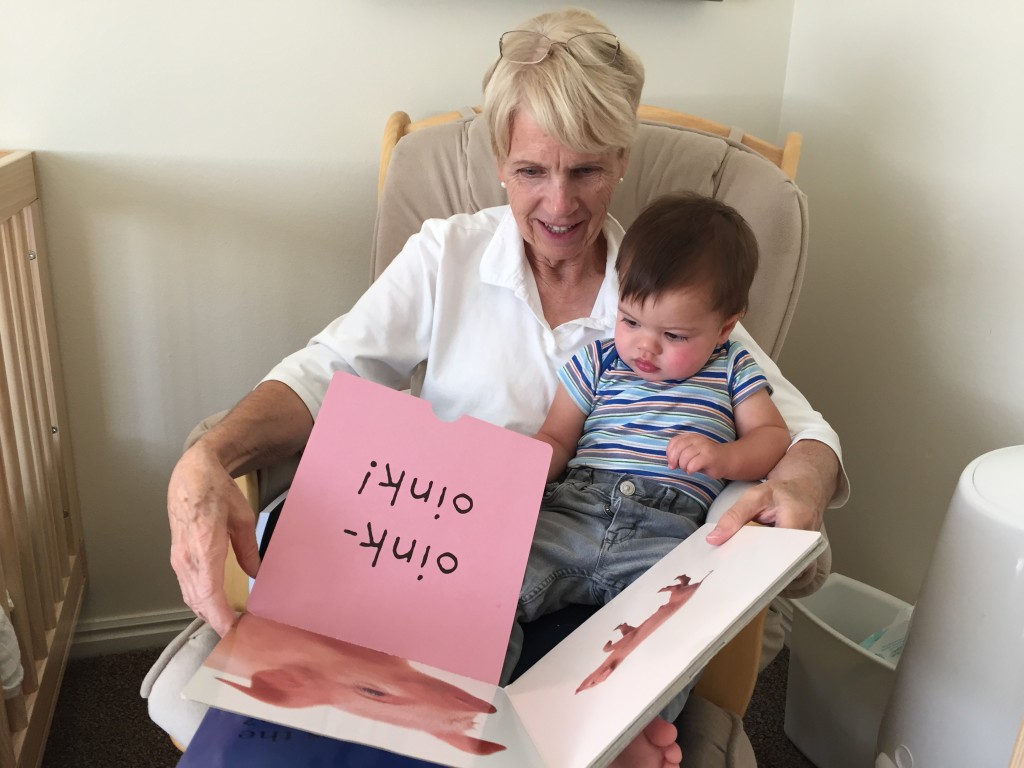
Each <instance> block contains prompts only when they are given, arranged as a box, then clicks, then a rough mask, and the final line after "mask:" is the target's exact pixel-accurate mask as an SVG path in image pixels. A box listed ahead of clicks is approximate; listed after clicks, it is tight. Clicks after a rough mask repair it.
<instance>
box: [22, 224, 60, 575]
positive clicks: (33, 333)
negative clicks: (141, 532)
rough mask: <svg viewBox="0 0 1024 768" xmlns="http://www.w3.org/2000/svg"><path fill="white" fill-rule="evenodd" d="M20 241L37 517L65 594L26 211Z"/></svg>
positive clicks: (51, 424)
mask: <svg viewBox="0 0 1024 768" xmlns="http://www.w3.org/2000/svg"><path fill="white" fill-rule="evenodd" d="M12 224H13V226H14V241H15V247H16V248H17V249H18V250H19V253H21V254H24V255H23V257H22V258H20V259H16V260H15V262H14V264H15V273H16V277H17V280H18V295H19V298H20V300H21V302H20V308H21V322H22V327H23V328H24V329H25V339H26V341H27V342H28V348H27V349H26V351H25V352H26V353H25V362H26V379H27V382H28V387H29V389H28V395H29V398H30V400H31V403H32V407H31V409H30V413H29V416H30V422H29V429H31V430H32V432H33V433H34V435H35V437H36V441H37V443H36V444H37V448H36V450H37V451H38V453H37V457H36V460H37V461H38V462H39V473H40V476H41V477H40V479H41V481H42V491H43V496H42V502H43V506H42V507H41V508H40V509H39V513H40V514H39V516H38V518H37V520H36V523H37V526H38V535H39V537H40V539H41V541H42V543H43V550H44V551H45V553H46V561H47V564H48V566H49V571H48V572H49V574H50V581H51V587H52V588H53V592H54V594H60V591H61V580H62V579H63V578H64V577H65V576H67V574H68V571H69V564H68V548H67V537H66V536H65V535H64V532H63V530H62V529H63V527H64V526H63V522H64V512H63V508H62V506H61V502H60V487H59V485H58V482H57V471H56V469H57V468H56V460H55V458H54V456H53V441H52V439H51V435H52V430H53V429H54V428H55V426H56V424H55V422H54V421H53V420H52V419H51V417H50V413H51V410H52V409H51V405H50V394H49V387H48V386H47V381H46V373H47V372H46V364H45V354H44V350H45V346H44V344H45V341H44V337H43V334H42V333H41V332H40V328H39V308H38V306H37V301H36V297H37V291H36V289H35V285H34V283H35V282H36V281H35V279H34V277H35V275H36V274H38V269H37V268H36V265H38V263H39V254H38V253H37V252H36V251H35V250H33V249H31V248H30V247H29V243H28V241H29V232H28V221H27V218H26V216H25V214H24V212H21V213H19V214H18V215H16V216H15V217H14V218H13V219H12Z"/></svg>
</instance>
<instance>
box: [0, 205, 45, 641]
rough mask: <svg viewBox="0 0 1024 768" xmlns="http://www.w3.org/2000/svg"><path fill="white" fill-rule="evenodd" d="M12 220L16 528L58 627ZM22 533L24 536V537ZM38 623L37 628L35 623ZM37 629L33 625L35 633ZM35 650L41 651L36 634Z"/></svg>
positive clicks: (0, 272)
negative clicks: (19, 490)
mask: <svg viewBox="0 0 1024 768" xmlns="http://www.w3.org/2000/svg"><path fill="white" fill-rule="evenodd" d="M12 221H13V220H8V221H7V222H4V223H3V225H2V229H3V233H2V242H3V252H4V263H3V265H2V268H0V302H2V303H3V305H4V311H3V312H2V313H0V335H2V337H3V354H4V368H5V369H6V374H7V388H8V392H9V398H10V399H9V406H8V407H9V408H10V411H11V414H12V415H13V419H12V421H13V445H15V446H17V447H18V450H19V458H20V464H21V470H22V473H21V474H22V480H21V481H22V483H23V484H24V505H19V504H17V503H14V504H13V505H12V507H13V519H14V526H15V530H16V531H18V533H19V541H22V542H24V544H23V545H22V548H21V554H22V557H23V558H29V561H28V562H23V567H29V568H31V570H32V572H33V573H34V574H35V575H36V577H37V578H36V585H37V588H38V591H39V599H40V606H39V607H40V609H41V611H42V616H43V628H44V629H53V627H54V626H55V625H56V621H57V619H56V611H55V609H54V602H55V594H56V590H55V589H54V585H53V581H52V570H51V563H50V557H49V553H48V552H47V545H46V541H45V536H44V533H43V531H42V530H40V525H39V522H38V518H39V515H40V510H45V509H46V506H47V498H46V497H47V493H46V482H45V480H44V478H43V475H42V459H41V451H40V447H39V440H38V435H37V434H36V431H35V430H34V429H33V428H32V418H31V414H32V409H33V402H32V396H31V383H30V379H29V375H30V372H29V368H28V363H27V361H26V359H25V351H26V350H27V349H28V342H27V340H26V333H25V329H24V327H23V323H22V322H21V317H20V313H19V312H18V311H17V310H16V307H17V302H18V301H19V292H18V280H17V268H16V267H15V264H14V262H15V261H16V260H17V259H18V257H19V250H18V242H17V239H16V238H15V235H14V227H13V226H12ZM12 480H13V478H10V477H8V482H11V481H12ZM15 498H17V496H16V497H15ZM22 536H23V537H25V538H24V539H22V538H20V537H22ZM33 629H34V630H35V627H33ZM35 634H36V632H35V631H34V632H33V635H35ZM33 651H35V652H36V653H38V652H39V647H38V644H37V643H36V642H35V640H33ZM45 655H46V651H45V644H44V648H43V650H42V655H41V656H39V655H36V656H34V658H43V657H45Z"/></svg>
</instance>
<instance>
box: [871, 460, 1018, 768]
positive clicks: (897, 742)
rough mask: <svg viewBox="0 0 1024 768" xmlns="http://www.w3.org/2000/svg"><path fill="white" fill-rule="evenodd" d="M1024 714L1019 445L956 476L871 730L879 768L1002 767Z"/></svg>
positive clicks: (970, 466)
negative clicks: (886, 698)
mask: <svg viewBox="0 0 1024 768" xmlns="http://www.w3.org/2000/svg"><path fill="white" fill-rule="evenodd" d="M1022 717H1024V445H1019V446H1014V447H1012V448H1003V449H1001V450H998V451H992V452H991V453H986V454H984V455H983V456H980V457H978V458H977V459H975V460H974V461H972V462H971V463H970V464H969V465H968V466H967V468H966V469H965V470H964V471H963V474H962V475H961V476H960V482H959V483H958V484H957V487H956V491H955V492H954V494H953V499H952V501H951V502H950V506H949V512H948V514H947V516H946V520H945V522H944V523H943V526H942V531H941V533H940V535H939V541H938V545H937V546H936V549H935V554H934V555H933V557H932V561H931V564H930V566H929V568H928V573H927V575H926V576H925V580H924V583H923V585H922V587H921V593H920V595H919V597H918V601H917V605H916V607H915V608H914V614H913V619H912V621H911V624H910V631H909V633H908V636H907V643H906V646H905V647H904V649H903V654H902V656H901V657H900V661H899V665H898V666H897V668H896V679H895V681H894V683H893V690H892V695H891V696H890V698H889V703H888V706H887V708H886V710H885V714H884V715H883V717H882V724H881V727H880V729H879V733H878V750H877V752H878V757H877V760H876V762H875V765H876V768H892V767H893V766H897V768H1007V766H1008V765H1009V763H1010V756H1011V754H1012V751H1013V747H1014V740H1015V738H1016V736H1017V732H1018V729H1019V728H1020V726H1021V718H1022Z"/></svg>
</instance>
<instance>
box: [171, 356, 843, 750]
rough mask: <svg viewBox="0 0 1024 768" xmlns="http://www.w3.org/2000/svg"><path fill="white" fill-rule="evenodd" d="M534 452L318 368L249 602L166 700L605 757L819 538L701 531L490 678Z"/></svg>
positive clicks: (427, 743) (419, 742)
mask: <svg viewBox="0 0 1024 768" xmlns="http://www.w3.org/2000/svg"><path fill="white" fill-rule="evenodd" d="M548 450H549V449H548V448H547V446H546V445H543V444H542V443H540V442H538V441H534V440H532V439H530V438H527V437H523V436H522V435H517V434H515V433H512V432H510V431H508V430H503V429H499V428H497V427H494V426H492V425H487V424H483V423H482V422H479V421H476V420H473V419H467V418H463V419H460V420H458V421H456V422H453V423H451V424H445V423H442V422H440V421H438V420H437V419H436V418H434V416H433V414H432V413H431V412H430V409H429V405H426V404H425V403H423V402H422V401H418V400H416V399H415V398H411V397H409V396H407V395H402V394H400V393H396V392H392V391H391V390H387V389H385V388H382V387H378V386H376V385H373V384H370V383H368V382H365V381H362V380H360V379H356V378H354V377H350V376H346V375H344V374H338V376H337V377H336V378H335V380H334V382H332V385H331V388H330V390H329V392H328V395H327V398H326V399H325V402H324V405H323V408H322V410H321V413H320V416H319V418H318V419H317V424H316V427H315V428H314V431H313V435H312V436H311V438H310V443H309V445H308V447H307V449H306V452H305V454H304V457H303V460H302V464H301V465H300V467H299V471H298V473H297V475H296V478H295V482H294V484H293V486H292V491H291V493H290V495H289V498H288V501H287V503H286V505H285V509H284V513H283V514H282V516H281V520H280V521H279V523H278V525H277V528H276V530H275V533H274V540H273V542H272V545H271V547H270V549H269V551H268V553H267V557H266V559H265V561H264V563H263V565H262V567H261V570H260V574H259V578H258V579H257V580H256V585H255V587H254V589H253V592H252V595H251V596H250V601H249V611H250V612H249V613H248V614H245V615H243V616H242V617H241V619H240V620H239V622H238V623H237V624H236V625H235V627H234V628H233V629H232V630H231V631H230V632H229V633H228V634H227V635H226V636H225V637H224V639H223V640H222V641H221V643H220V644H219V645H218V646H217V648H216V649H215V650H214V652H213V653H212V654H211V655H210V657H209V658H208V659H207V661H206V662H205V664H204V665H203V667H202V668H201V669H200V670H199V671H198V672H197V674H196V676H195V677H194V679H193V680H192V681H191V682H190V683H189V685H188V686H187V687H186V690H185V695H186V696H188V697H190V698H194V699H196V700H199V701H203V702H206V703H208V704H210V705H212V706H214V707H217V708H219V709H223V710H229V711H232V712H238V713H242V714H245V715H249V716H251V717H253V718H258V719H260V720H263V721H269V722H273V723H280V724H282V725H285V726H292V727H295V728H299V729H302V730H304V731H309V732H312V733H318V734H324V735H327V736H331V737H334V738H336V739H343V740H346V741H350V742H354V743H358V744H363V745H369V746H371V747H377V748H381V749H384V750H388V751H391V752H395V753H398V754H402V755H408V756H411V757H413V758H416V759H418V760H423V761H426V762H428V763H435V764H439V765H448V766H466V767H467V768H476V767H478V766H488V767H492V768H530V767H531V766H536V767H537V768H544V767H547V768H575V767H577V766H578V767H579V768H586V767H587V766H600V765H604V764H606V763H607V762H609V761H610V760H611V759H612V758H613V757H614V756H615V755H616V754H618V752H619V751H620V750H621V748H622V747H623V746H624V745H625V744H626V743H628V741H629V740H630V739H632V738H633V737H634V736H635V735H636V734H637V733H638V732H639V731H640V730H641V729H642V728H643V726H644V725H646V723H647V722H648V721H649V720H650V718H651V717H652V716H653V715H654V714H656V713H657V712H658V711H659V710H660V709H661V708H662V707H663V706H664V705H665V704H666V703H667V702H668V701H669V700H670V699H671V698H672V697H673V696H674V695H675V694H676V693H678V692H679V691H680V690H682V689H683V687H684V686H686V685H687V684H688V683H690V682H691V681H692V680H693V678H694V677H695V676H696V675H697V674H698V673H699V671H700V670H701V669H702V668H703V666H704V665H705V664H706V663H707V661H708V660H709V659H710V658H711V657H712V656H713V655H714V654H715V653H716V652H717V651H718V650H719V649H720V648H721V647H722V646H723V645H724V644H725V643H726V642H727V641H728V640H729V639H731V637H732V636H733V635H734V634H735V633H736V632H738V631H739V630H740V629H741V628H742V627H743V626H744V625H745V624H746V623H747V622H748V621H749V620H750V619H751V618H752V617H753V616H754V615H756V613H757V612H758V611H760V610H761V608H763V607H764V606H765V605H766V604H767V603H768V602H769V601H770V600H771V599H772V597H774V595H776V594H777V593H778V592H779V591H780V590H781V589H782V588H783V587H784V586H785V585H786V584H787V583H788V582H789V581H791V580H792V579H793V578H794V577H795V576H796V575H797V574H798V573H799V572H800V571H801V570H802V569H803V568H804V567H805V566H806V565H807V564H808V563H809V562H810V561H811V560H812V559H813V558H814V557H815V556H816V555H817V554H818V553H819V552H820V551H821V549H822V548H823V547H824V541H823V540H822V538H821V536H820V535H819V534H817V533H812V532H807V531H793V530H783V529H773V528H759V527H753V526H748V527H746V528H744V529H743V530H741V531H740V532H739V533H737V534H736V536H734V537H733V538H732V539H731V540H730V541H728V542H726V543H725V544H724V545H722V546H721V547H712V546H710V545H709V544H707V542H706V541H705V537H706V535H707V533H708V531H709V530H710V526H706V527H705V528H702V529H700V530H698V531H697V532H696V533H695V534H693V535H692V536H691V537H690V538H688V539H686V540H685V541H683V542H682V543H681V544H680V545H679V546H678V547H677V548H676V549H675V550H673V551H672V552H671V553H670V554H669V555H668V556H666V557H665V558H664V559H662V560H661V561H660V562H658V563H657V564H656V565H655V566H654V567H652V568H651V569H650V570H649V571H648V572H647V573H646V574H644V575H643V576H642V577H641V578H640V579H638V580H637V581H636V582H634V583H633V584H632V585H631V586H630V587H629V588H627V589H626V590H624V591H623V592H622V593H621V594H620V595H619V596H618V597H617V598H616V599H615V600H613V601H612V602H610V603H609V604H608V605H606V606H604V607H603V608H602V609H601V610H599V611H598V612H597V613H595V614H594V615H593V616H592V617H591V618H590V619H589V620H588V621H586V622H585V623H584V624H583V625H582V626H580V627H579V628H578V629H577V630H576V631H574V632H573V633H572V634H571V635H570V636H569V637H568V638H566V639H565V640H564V641H563V642H562V643H561V644H559V645H558V646H557V647H556V648H555V649H553V650H552V651H551V652H550V653H548V654H547V655H546V656H545V657H544V658H542V659H541V660H540V661H539V662H538V663H537V664H535V665H534V666H533V667H532V668H531V669H529V670H528V671H527V672H526V673H525V674H524V675H522V676H521V677H520V678H519V679H518V680H516V681H515V682H514V683H512V684H510V685H507V686H505V687H501V686H499V685H497V682H498V677H499V674H500V669H501V662H502V660H503V658H504V653H505V647H506V644H507V640H508V635H509V631H510V628H511V624H512V620H513V617H514V613H515V605H516V601H517V598H518V589H519V585H520V583H521V580H522V574H523V572H524V569H525V564H526V559H527V555H528V552H529V546H530V540H531V537H532V533H533V528H534V525H535V522H536V517H537V512H538V508H539V504H540V497H541V494H542V491H543V486H544V480H545V477H546V473H547V465H548V461H549V453H548ZM414 480H416V481H417V482H413V481H414ZM431 481H433V483H434V484H433V485H432V486H430V490H429V491H428V490H427V489H428V486H429V484H430V482H431ZM442 488H443V489H444V490H445V493H444V498H443V499H442V494H441V489H442ZM414 489H415V490H414ZM456 499H457V500H456ZM385 529H386V533H385ZM428 546H429V548H430V549H429V554H427V549H428ZM189 752H192V749H191V748H190V750H189ZM410 764H416V763H410Z"/></svg>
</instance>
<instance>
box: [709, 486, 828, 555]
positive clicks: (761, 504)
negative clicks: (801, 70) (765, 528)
mask: <svg viewBox="0 0 1024 768" xmlns="http://www.w3.org/2000/svg"><path fill="white" fill-rule="evenodd" d="M813 497H814V496H813V494H809V493H807V492H806V489H805V488H804V487H803V485H802V484H801V483H800V482H799V481H797V480H783V479H771V478H769V479H768V480H766V481H765V482H763V483H759V484H757V485H755V486H753V487H752V488H750V489H749V490H747V491H746V492H745V493H744V494H743V495H742V496H740V498H739V501H737V502H736V503H735V504H733V506H732V508H730V509H728V510H727V511H726V512H725V514H723V515H722V517H721V519H720V520H719V521H718V525H717V526H715V528H714V530H712V531H711V533H709V534H708V537H707V540H708V543H709V544H721V543H723V542H725V541H727V540H728V539H730V538H732V535H733V534H734V533H736V531H738V530H739V529H740V528H742V527H743V526H744V525H746V524H747V523H749V522H750V521H755V522H758V523H761V524H762V525H774V526H776V527H779V528H802V529H804V530H808V531H817V530H820V529H821V523H822V520H823V517H824V512H825V510H824V505H818V504H816V503H814V502H813V501H809V499H811V498H813Z"/></svg>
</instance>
